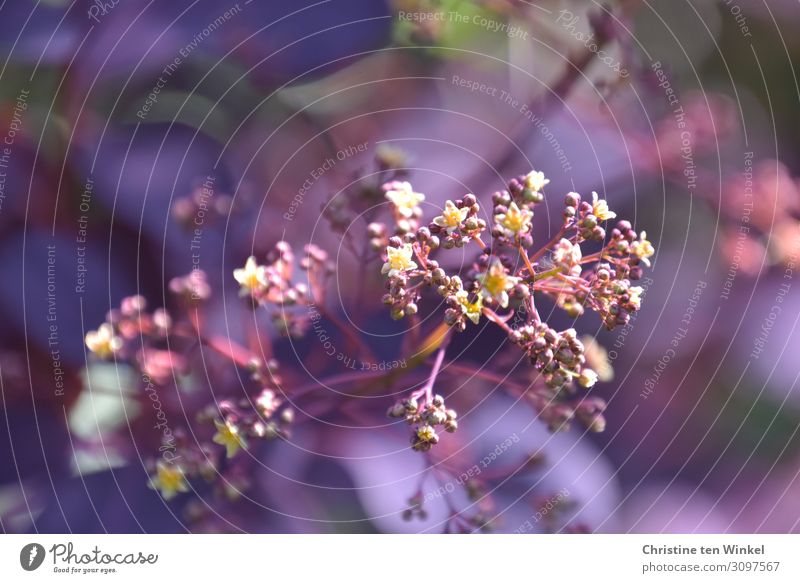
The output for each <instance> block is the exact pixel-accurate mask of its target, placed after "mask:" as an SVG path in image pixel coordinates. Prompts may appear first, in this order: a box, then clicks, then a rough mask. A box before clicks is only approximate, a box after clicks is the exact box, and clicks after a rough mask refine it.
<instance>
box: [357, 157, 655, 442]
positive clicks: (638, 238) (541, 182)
mask: <svg viewBox="0 0 800 583" xmlns="http://www.w3.org/2000/svg"><path fill="white" fill-rule="evenodd" d="M549 182H550V181H549V180H548V179H547V178H546V177H545V176H544V174H543V173H541V172H538V171H535V170H534V171H531V172H530V173H528V174H527V175H525V176H519V177H517V178H514V179H513V180H511V181H510V182H509V184H508V188H507V189H506V190H503V191H500V192H495V193H494V195H493V196H492V217H493V226H492V228H491V230H490V234H491V243H487V242H486V241H484V240H483V239H482V237H481V236H482V234H483V233H484V231H485V230H486V224H485V222H484V221H483V220H481V219H479V218H478V215H479V213H480V211H481V207H480V205H479V204H478V201H477V198H476V197H475V196H474V195H472V194H467V195H466V196H464V197H463V198H461V199H459V200H455V201H447V202H446V203H445V205H444V208H443V209H442V211H441V214H440V215H439V216H437V217H435V218H434V219H433V221H432V222H431V223H430V224H429V226H428V227H417V228H414V223H415V222H417V221H418V220H419V219H420V218H421V210H420V209H419V206H418V203H419V202H420V200H422V199H421V198H419V197H418V196H416V195H415V194H414V190H413V188H412V187H411V185H410V184H408V183H407V182H404V183H403V186H402V189H400V187H399V186H398V184H397V183H391V184H389V185H387V186H386V187H385V189H386V191H387V198H390V200H392V202H393V203H395V206H396V207H397V208H396V209H395V216H394V218H395V220H396V221H398V220H404V219H409V218H413V219H414V223H408V222H406V223H403V225H402V227H401V228H398V229H397V231H398V232H401V233H402V237H400V236H395V237H391V238H389V239H388V240H387V241H386V246H385V254H384V264H383V269H382V270H381V271H382V273H383V275H384V276H386V287H387V293H386V294H385V295H384V298H383V300H384V303H385V304H387V305H389V306H390V307H391V314H392V317H394V318H396V319H400V318H403V317H404V316H409V315H414V314H416V313H417V312H418V310H419V308H418V303H419V302H420V301H421V299H422V297H423V293H424V291H425V289H426V288H433V289H434V290H435V291H436V292H437V293H438V294H439V295H440V296H441V297H442V298H443V299H444V302H445V306H446V307H445V310H444V323H445V324H446V325H448V326H450V327H451V328H453V329H455V330H456V331H459V332H461V331H464V330H465V329H466V327H467V321H470V322H473V323H475V324H477V323H479V322H480V320H481V318H482V317H485V318H486V319H487V320H488V321H490V322H491V323H493V324H496V325H498V326H500V327H501V328H502V329H503V330H504V331H505V332H506V333H507V335H508V337H509V339H510V340H511V342H512V344H513V345H516V346H517V347H519V348H520V349H521V350H522V351H523V352H524V353H525V355H526V356H527V357H528V359H529V361H530V362H531V364H532V365H533V367H534V370H536V371H537V373H539V375H540V378H541V379H542V380H543V382H544V388H543V389H542V390H541V391H537V390H534V391H531V395H532V400H533V401H534V402H535V404H536V406H537V409H539V410H540V412H542V414H543V415H544V416H545V418H546V419H549V421H548V423H549V425H550V426H551V428H553V429H557V428H560V427H563V426H566V423H567V422H568V421H569V420H570V419H572V418H573V417H578V418H579V419H580V420H582V421H583V422H584V423H585V424H586V425H587V427H589V428H590V429H592V430H595V431H596V430H601V429H602V427H603V426H604V421H603V419H602V412H603V409H604V406H605V405H604V404H603V403H602V401H600V400H590V399H582V400H581V401H580V403H578V404H577V405H575V404H573V403H572V402H571V401H570V398H571V397H572V396H574V395H575V393H576V390H575V387H576V386H577V387H582V388H590V387H592V386H593V385H594V384H595V383H596V382H597V380H598V376H599V375H598V373H597V372H596V371H595V370H593V369H592V368H591V366H589V365H588V364H587V359H586V356H585V354H584V353H585V349H584V345H583V343H582V342H581V340H579V339H578V337H577V334H576V332H575V330H574V329H573V328H569V329H566V330H563V331H560V332H559V331H557V330H555V329H553V328H552V327H550V326H549V325H548V324H547V323H546V322H544V321H543V320H542V318H541V316H540V314H539V311H538V309H537V307H536V301H535V298H536V297H537V296H546V297H549V298H550V299H552V300H553V301H554V302H555V303H556V305H557V306H559V307H560V308H562V309H563V310H564V311H566V312H567V314H569V315H570V316H571V317H573V318H577V317H579V316H581V315H583V314H584V312H585V310H586V309H590V310H593V311H595V312H596V313H597V314H598V315H599V316H600V318H601V320H602V321H603V323H604V325H605V326H606V327H607V328H608V329H613V328H614V327H616V326H620V325H624V324H626V323H627V322H628V321H629V319H630V314H631V313H633V312H635V311H637V310H638V309H639V308H640V307H641V300H642V294H643V288H641V287H639V286H636V285H633V284H632V283H631V282H632V281H635V280H637V279H640V278H641V276H642V266H649V265H650V258H651V257H652V256H653V255H654V253H655V249H654V247H653V245H652V243H651V242H650V241H649V240H648V239H647V234H646V233H645V232H644V231H643V232H641V233H640V234H637V233H636V232H635V231H634V230H633V229H632V227H631V225H630V223H629V222H627V221H619V222H618V223H617V224H616V226H615V227H614V228H613V229H611V231H610V232H607V231H606V222H607V221H610V220H612V219H615V218H616V213H614V212H613V211H612V210H611V209H610V208H609V205H608V203H607V201H606V200H605V199H603V198H601V197H600V196H599V195H598V193H597V192H592V196H591V198H590V199H588V200H583V198H582V197H581V195H580V194H578V193H576V192H570V193H568V194H567V195H566V197H565V199H564V210H563V213H562V218H563V222H562V225H561V227H560V229H559V230H558V232H557V233H556V234H555V236H554V237H552V238H551V240H550V241H549V242H548V243H547V244H546V245H545V246H543V247H541V248H540V249H538V250H537V251H535V252H533V253H531V251H530V249H531V248H532V247H533V245H534V238H535V235H536V233H535V232H534V227H533V218H534V214H535V207H536V205H538V204H539V203H541V202H542V201H543V200H544V192H543V190H544V188H545V186H547V184H548V183H549ZM419 196H421V195H419ZM398 201H401V202H403V205H405V206H403V208H404V209H406V211H405V214H403V213H400V206H401V205H400V204H399V202H398ZM371 229H372V233H379V232H381V233H382V232H386V231H387V230H388V228H387V227H386V226H385V225H383V224H380V223H373V225H371ZM372 233H371V235H372ZM374 242H375V243H377V242H378V241H377V238H374ZM468 243H474V244H475V245H476V247H477V249H476V256H475V259H474V262H473V263H472V264H471V265H469V266H468V268H467V269H465V270H462V271H461V272H460V273H452V274H448V273H447V271H446V270H445V269H444V268H443V267H442V264H441V262H442V259H441V258H440V257H438V256H437V258H436V259H434V258H433V254H434V253H437V252H439V250H440V248H441V249H451V248H455V247H464V246H465V245H467V244H468ZM584 246H585V247H586V248H589V247H594V249H592V250H591V251H589V252H587V251H586V249H585V248H584ZM598 247H599V249H598ZM509 322H511V323H509ZM436 370H438V368H436V367H435V371H434V374H432V375H431V380H430V382H429V384H431V383H432V381H433V379H434V378H435V372H436ZM419 396H420V394H418V392H415V393H414V394H413V395H412V398H411V399H409V400H407V401H405V402H403V403H399V404H397V405H395V406H394V407H393V408H392V409H391V410H390V415H391V416H392V417H402V418H405V419H406V420H407V421H409V422H411V423H419V419H418V417H419V415H422V414H423V413H425V412H428V411H431V408H432V407H433V408H434V409H433V410H436V407H435V404H434V403H433V402H432V401H431V400H430V398H429V397H424V398H425V399H427V400H424V401H423V402H422V403H421V404H418V403H417V401H416V397H419ZM435 418H436V419H438V417H435ZM442 422H444V418H442ZM434 425H435V423H430V422H423V423H421V424H418V425H417V427H416V428H415V430H414V434H413V437H412V443H413V445H414V449H417V450H422V451H427V450H428V449H429V448H430V446H431V445H433V444H435V443H437V442H438V439H439V438H438V435H437V434H436V432H435V431H434V429H433V427H434Z"/></svg>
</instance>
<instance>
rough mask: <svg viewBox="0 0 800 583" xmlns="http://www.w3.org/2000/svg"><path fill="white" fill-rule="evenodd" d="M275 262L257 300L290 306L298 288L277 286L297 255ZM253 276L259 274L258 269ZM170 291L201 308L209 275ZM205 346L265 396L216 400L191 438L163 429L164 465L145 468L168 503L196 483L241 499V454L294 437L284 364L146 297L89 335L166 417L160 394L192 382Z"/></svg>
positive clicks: (316, 256)
mask: <svg viewBox="0 0 800 583" xmlns="http://www.w3.org/2000/svg"><path fill="white" fill-rule="evenodd" d="M271 259H272V261H271V263H270V265H269V268H268V269H266V270H265V272H264V273H263V274H264V275H266V278H265V279H264V280H263V281H267V282H269V286H272V287H265V288H263V289H262V290H261V291H263V292H264V295H263V296H261V295H259V296H258V297H259V298H269V297H271V298H278V299H284V300H285V297H286V294H287V293H288V291H287V290H291V289H297V286H294V287H293V288H292V287H290V286H289V285H288V284H287V283H286V282H285V281H281V282H279V281H278V280H277V278H276V274H277V273H278V272H279V271H281V269H283V271H282V272H281V273H283V274H286V273H287V271H286V265H287V264H288V263H290V261H291V254H290V252H287V250H286V249H285V248H282V247H281V246H279V247H278V248H277V249H276V252H275V254H273V255H271ZM325 262H326V256H325V254H324V253H321V252H320V251H319V250H317V249H307V257H306V258H304V259H303V260H302V261H301V264H302V265H301V266H302V267H303V268H304V269H306V270H307V271H308V272H309V273H314V274H317V273H319V272H320V271H321V270H323V268H324V264H325ZM281 264H283V267H281ZM255 270H256V271H259V272H260V270H259V268H258V266H256V267H255ZM250 271H252V270H250ZM240 275H241V274H240ZM261 275H262V273H259V281H262V280H261V279H260V278H261ZM237 279H240V280H241V281H240V283H241V282H242V281H244V282H245V283H247V284H250V283H251V280H249V279H248V278H247V277H241V278H237ZM204 286H205V287H204ZM169 287H170V290H171V291H172V292H173V293H174V294H175V296H176V299H177V300H178V301H179V302H180V303H182V304H183V305H194V306H197V305H198V302H199V301H201V300H203V299H207V298H208V296H209V295H210V290H208V289H207V283H206V278H205V274H204V273H203V272H202V271H199V270H195V271H193V272H192V273H191V274H190V275H187V276H185V277H178V278H175V279H173V280H172V281H171V282H170V286H169ZM248 289H255V288H248ZM198 341H199V343H198ZM199 345H202V346H204V347H206V348H208V349H209V350H211V351H212V352H214V353H216V354H217V355H218V356H220V357H223V358H225V359H229V360H231V361H233V362H234V363H236V364H237V365H239V366H241V367H242V368H244V369H246V370H247V371H248V372H249V375H250V381H251V382H252V383H253V384H254V385H256V386H258V387H260V391H259V392H258V393H257V394H256V396H255V397H254V398H252V399H251V398H249V397H245V398H238V399H228V398H223V399H221V400H219V401H217V400H216V398H215V402H214V403H212V404H209V405H207V406H206V407H204V408H202V409H201V410H200V412H199V413H198V414H197V418H196V421H197V423H198V426H197V427H196V428H193V429H192V431H191V432H190V431H188V430H187V429H186V428H184V427H177V428H175V430H174V431H173V430H172V429H170V428H168V427H167V426H166V422H164V423H163V425H164V426H165V429H164V432H163V435H162V443H161V446H160V448H159V450H160V451H161V452H163V455H162V456H161V458H160V459H157V460H156V459H151V460H149V461H148V464H147V465H148V467H149V469H150V471H151V478H150V486H151V487H152V488H154V489H156V490H158V491H159V492H160V493H161V495H162V496H163V497H164V499H166V500H170V499H172V498H174V497H175V496H177V495H179V494H182V493H185V492H188V491H190V489H191V483H192V480H194V479H202V480H204V481H206V482H211V483H213V484H214V485H215V487H216V488H217V489H218V490H219V493H220V494H222V495H224V496H226V497H228V498H231V497H235V496H238V495H239V493H240V492H241V489H242V488H244V487H246V486H247V481H246V480H245V479H244V478H243V476H244V472H243V469H242V467H241V466H240V464H241V463H246V462H244V460H242V461H240V458H241V457H242V456H240V455H238V454H239V453H240V452H241V451H243V450H246V449H248V448H249V447H250V443H251V442H252V441H253V440H256V439H262V440H270V439H275V438H283V439H286V438H288V437H289V428H290V425H291V423H292V421H293V418H294V412H293V410H292V409H291V408H289V407H287V406H285V405H284V402H283V399H282V398H280V397H279V394H280V393H281V388H280V383H281V379H280V377H279V375H278V364H277V362H276V361H274V360H268V361H266V362H264V361H262V360H261V359H259V358H257V357H256V356H255V355H254V354H253V353H251V352H250V351H248V350H246V349H245V348H243V347H240V346H237V345H236V344H235V343H234V342H232V341H230V340H228V339H220V338H216V337H210V336H205V335H204V332H203V330H202V325H201V323H200V320H199V319H198V318H197V317H196V314H195V312H194V311H189V313H188V314H187V319H186V320H178V321H173V318H172V317H171V316H170V314H169V313H168V312H167V311H166V310H165V309H163V308H158V309H156V310H153V311H152V312H151V311H149V310H148V309H147V302H146V300H145V299H144V298H143V297H142V296H130V297H127V298H124V299H123V300H122V302H121V304H120V306H119V308H115V309H113V310H111V311H109V313H108V315H107V316H106V321H105V322H104V323H103V324H101V325H100V327H99V328H98V329H97V330H93V331H90V332H89V333H87V334H86V346H87V348H88V349H89V351H90V352H91V353H93V355H94V356H95V357H96V358H98V359H111V358H113V359H115V360H116V361H117V362H118V363H127V364H128V365H130V366H132V367H133V368H134V369H136V370H137V371H138V372H139V373H140V377H141V379H142V382H143V384H144V385H145V391H144V393H143V394H147V396H148V397H149V399H150V400H154V402H157V403H158V410H159V411H160V412H163V407H164V406H165V405H164V404H163V403H161V401H160V398H159V397H158V394H159V393H160V392H161V391H163V390H164V389H165V388H166V387H168V386H170V385H172V386H173V387H174V388H175V389H176V390H181V388H180V387H181V386H182V385H183V384H184V383H186V382H190V380H189V375H188V373H189V362H190V358H189V354H191V352H192V350H196V349H197V348H198V346H199ZM208 358H210V357H208ZM204 360H205V358H204ZM165 398H166V397H165ZM156 399H158V401H156ZM159 419H161V417H159ZM157 427H160V425H159V426H157ZM190 435H191V438H190ZM234 478H235V479H234Z"/></svg>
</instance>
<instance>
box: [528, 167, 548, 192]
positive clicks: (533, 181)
mask: <svg viewBox="0 0 800 583" xmlns="http://www.w3.org/2000/svg"><path fill="white" fill-rule="evenodd" d="M548 184H550V180H549V179H547V178H545V177H544V172H537V171H536V170H531V171H530V172H528V174H527V176H525V187H526V188H530V189H531V190H532V191H533V192H539V191H541V190H542V189H543V188H544V187H545V186H547V185H548Z"/></svg>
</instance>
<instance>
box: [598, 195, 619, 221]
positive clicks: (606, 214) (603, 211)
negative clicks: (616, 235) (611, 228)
mask: <svg viewBox="0 0 800 583" xmlns="http://www.w3.org/2000/svg"><path fill="white" fill-rule="evenodd" d="M592 214H593V215H594V216H596V217H597V220H598V221H607V220H609V219H613V218H615V217H616V216H617V213H615V212H613V211H611V210H609V208H608V203H607V202H606V201H605V199H602V198H600V197H599V196H598V195H597V193H596V192H594V191H592Z"/></svg>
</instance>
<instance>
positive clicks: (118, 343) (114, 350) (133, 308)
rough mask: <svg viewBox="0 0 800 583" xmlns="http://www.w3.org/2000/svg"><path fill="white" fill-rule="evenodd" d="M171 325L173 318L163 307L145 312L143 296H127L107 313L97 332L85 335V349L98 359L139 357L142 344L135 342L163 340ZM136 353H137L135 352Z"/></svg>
mask: <svg viewBox="0 0 800 583" xmlns="http://www.w3.org/2000/svg"><path fill="white" fill-rule="evenodd" d="M171 325H172V319H171V318H170V316H169V314H168V313H167V311H166V310H164V309H163V308H158V309H156V310H154V311H153V312H152V313H149V312H148V311H147V300H145V298H144V297H142V296H138V295H137V296H129V297H126V298H124V299H123V300H122V302H121V303H120V307H119V308H115V309H113V310H110V311H109V312H108V314H106V321H105V322H104V323H103V324H101V325H100V327H99V328H98V329H97V330H92V331H90V332H88V333H87V334H86V347H87V348H88V349H89V351H90V352H92V353H93V354H94V355H95V356H97V357H98V358H101V359H110V358H112V357H120V358H126V357H130V356H135V355H137V354H139V355H140V358H141V350H139V349H140V348H141V346H142V344H143V343H142V342H134V340H139V339H148V340H153V341H158V340H163V339H164V338H166V336H167V333H168V332H169V329H170V327H171ZM137 350H139V351H138V352H137Z"/></svg>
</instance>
